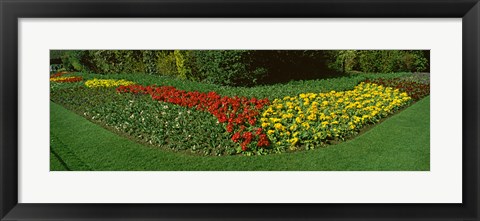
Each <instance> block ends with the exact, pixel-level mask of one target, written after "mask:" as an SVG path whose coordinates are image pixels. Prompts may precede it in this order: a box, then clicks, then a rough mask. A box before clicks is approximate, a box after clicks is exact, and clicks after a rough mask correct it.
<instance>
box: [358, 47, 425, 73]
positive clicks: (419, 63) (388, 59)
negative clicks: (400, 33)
mask: <svg viewBox="0 0 480 221" xmlns="http://www.w3.org/2000/svg"><path fill="white" fill-rule="evenodd" d="M358 55H359V56H358V57H359V59H358V63H359V68H360V70H361V71H363V72H371V73H379V72H382V73H390V72H402V71H408V72H419V71H427V70H428V68H429V67H428V63H429V58H428V57H427V54H426V51H403V50H369V51H358Z"/></svg>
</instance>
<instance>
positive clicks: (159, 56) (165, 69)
mask: <svg viewBox="0 0 480 221" xmlns="http://www.w3.org/2000/svg"><path fill="white" fill-rule="evenodd" d="M155 55H156V73H157V74H159V75H167V76H177V75H178V71H177V62H176V58H175V53H174V51H156V53H155Z"/></svg>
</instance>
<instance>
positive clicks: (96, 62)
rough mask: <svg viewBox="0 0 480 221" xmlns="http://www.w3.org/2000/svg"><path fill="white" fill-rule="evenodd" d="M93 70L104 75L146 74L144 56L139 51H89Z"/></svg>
mask: <svg viewBox="0 0 480 221" xmlns="http://www.w3.org/2000/svg"><path fill="white" fill-rule="evenodd" d="M88 53H89V55H90V57H91V59H92V61H93V67H92V69H93V70H94V71H95V72H98V73H102V74H118V73H146V71H145V70H146V69H145V65H144V63H143V59H144V56H143V54H142V51H139V50H92V51H88Z"/></svg>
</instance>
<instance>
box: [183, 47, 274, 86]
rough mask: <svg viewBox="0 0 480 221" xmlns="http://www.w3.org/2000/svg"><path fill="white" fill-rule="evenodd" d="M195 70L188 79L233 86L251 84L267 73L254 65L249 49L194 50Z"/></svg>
mask: <svg viewBox="0 0 480 221" xmlns="http://www.w3.org/2000/svg"><path fill="white" fill-rule="evenodd" d="M191 53H193V56H194V57H195V61H194V67H195V69H193V70H194V72H191V73H190V76H188V75H187V78H188V79H192V80H200V81H203V82H207V83H212V84H219V85H232V86H251V85H255V84H256V83H257V81H258V80H259V79H260V78H262V77H263V75H264V74H265V73H266V69H265V68H263V67H258V66H254V65H253V62H252V61H253V58H252V56H251V54H250V52H249V51H244V50H205V51H192V52H191Z"/></svg>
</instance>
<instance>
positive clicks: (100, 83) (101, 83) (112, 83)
mask: <svg viewBox="0 0 480 221" xmlns="http://www.w3.org/2000/svg"><path fill="white" fill-rule="evenodd" d="M133 84H135V82H133V81H127V80H123V79H121V80H115V79H96V78H94V79H93V80H88V81H86V82H85V86H87V87H89V88H95V87H118V86H128V85H133Z"/></svg>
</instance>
